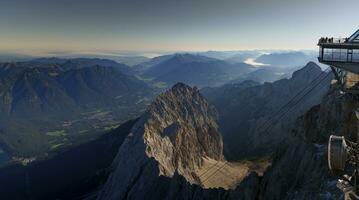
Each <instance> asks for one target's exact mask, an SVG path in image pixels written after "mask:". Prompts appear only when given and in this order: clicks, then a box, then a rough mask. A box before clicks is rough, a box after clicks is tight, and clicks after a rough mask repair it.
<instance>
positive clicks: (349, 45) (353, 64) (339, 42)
mask: <svg viewBox="0 0 359 200" xmlns="http://www.w3.org/2000/svg"><path fill="white" fill-rule="evenodd" d="M318 46H319V57H318V60H319V62H320V63H323V64H326V65H329V66H332V67H336V68H339V69H343V70H346V71H348V72H352V73H355V74H359V30H357V31H356V32H355V33H354V34H353V35H351V36H350V37H349V38H328V37H325V38H324V37H322V38H320V39H319V42H318Z"/></svg>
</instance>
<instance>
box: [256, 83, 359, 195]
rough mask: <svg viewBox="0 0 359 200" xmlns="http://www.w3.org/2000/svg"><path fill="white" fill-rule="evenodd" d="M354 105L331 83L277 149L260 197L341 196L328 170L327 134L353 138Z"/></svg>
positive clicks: (355, 121) (354, 126)
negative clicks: (331, 86) (282, 146)
mask: <svg viewBox="0 0 359 200" xmlns="http://www.w3.org/2000/svg"><path fill="white" fill-rule="evenodd" d="M358 106H359V104H358V102H357V101H356V100H354V99H352V98H351V97H350V96H349V95H343V94H341V93H340V92H339V89H337V88H336V87H335V86H334V87H333V88H332V89H331V91H330V93H329V94H328V95H327V96H325V98H324V99H323V101H322V102H321V104H320V105H318V106H315V107H313V108H312V109H310V110H309V111H308V112H307V113H306V114H305V115H303V116H302V117H301V118H299V119H298V120H297V122H296V125H295V127H296V128H295V129H293V131H292V132H291V134H290V137H289V139H288V140H287V142H286V143H287V148H286V149H283V150H282V151H278V152H277V154H276V156H277V159H276V161H275V162H274V164H273V166H272V168H271V169H270V170H269V171H268V172H267V173H266V174H265V176H264V178H263V181H262V185H261V192H260V199H270V200H272V199H273V200H274V199H296V200H304V199H342V198H343V194H342V193H341V191H340V190H339V189H338V188H337V187H336V179H337V177H335V176H333V175H332V173H330V172H329V169H328V162H327V153H326V152H327V142H328V139H329V136H330V135H331V134H335V135H344V136H345V137H346V138H349V139H351V140H352V141H356V138H357V132H358V120H357V118H356V116H355V113H354V111H355V110H356V109H357V108H358Z"/></svg>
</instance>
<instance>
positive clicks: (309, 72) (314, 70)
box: [292, 62, 322, 79]
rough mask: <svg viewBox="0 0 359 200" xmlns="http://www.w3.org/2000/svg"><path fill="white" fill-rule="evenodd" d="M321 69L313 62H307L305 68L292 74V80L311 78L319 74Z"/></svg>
mask: <svg viewBox="0 0 359 200" xmlns="http://www.w3.org/2000/svg"><path fill="white" fill-rule="evenodd" d="M321 72H322V70H321V68H320V67H319V66H318V65H317V64H316V63H314V62H308V63H307V64H306V65H305V67H303V68H301V69H299V70H297V71H295V72H293V75H292V78H294V79H296V78H301V77H307V76H309V77H313V76H317V75H318V74H319V73H321Z"/></svg>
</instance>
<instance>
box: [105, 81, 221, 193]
mask: <svg viewBox="0 0 359 200" xmlns="http://www.w3.org/2000/svg"><path fill="white" fill-rule="evenodd" d="M216 118H217V113H216V111H215V109H214V108H213V107H212V106H210V105H209V104H208V102H207V101H206V100H205V99H204V98H203V97H202V95H201V94H200V93H199V91H198V89H197V88H191V87H189V86H187V85H185V84H182V83H178V84H176V85H175V86H173V87H172V89H170V90H169V91H167V92H165V93H163V94H161V95H159V96H158V97H157V98H156V99H155V101H154V102H153V103H152V104H151V105H150V106H149V108H148V109H147V111H146V112H145V114H144V115H143V116H142V117H141V118H140V119H139V121H138V122H137V123H136V124H135V125H134V126H133V128H132V131H131V133H130V134H129V136H128V137H127V138H126V140H125V142H124V143H123V144H122V145H121V147H120V149H119V152H118V154H117V156H116V158H115V160H114V163H113V167H114V171H113V173H112V174H111V176H110V177H109V179H108V181H107V182H106V184H105V186H104V188H103V190H102V191H101V193H100V194H99V197H98V198H99V199H127V198H130V199H144V197H148V195H150V194H151V193H154V192H155V189H154V188H157V189H163V187H165V186H160V185H161V184H160V182H161V183H162V185H163V180H165V179H166V178H172V177H174V176H176V177H177V176H182V178H185V179H186V181H187V182H189V183H191V184H198V185H200V184H201V181H200V178H199V176H198V174H197V173H196V171H198V170H199V169H200V168H201V167H202V166H203V165H204V162H205V160H209V159H210V160H216V161H219V162H221V161H223V160H224V158H223V153H222V152H223V142H222V138H221V136H220V133H219V131H218V125H217V123H216ZM146 195H147V196H146Z"/></svg>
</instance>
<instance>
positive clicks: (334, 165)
mask: <svg viewBox="0 0 359 200" xmlns="http://www.w3.org/2000/svg"><path fill="white" fill-rule="evenodd" d="M318 46H319V57H318V60H319V62H320V63H323V64H326V65H329V66H330V68H331V69H332V71H333V73H334V75H335V78H336V79H337V81H338V83H339V85H340V86H341V88H342V91H344V92H346V93H349V94H355V95H356V96H357V95H358V94H359V89H353V87H352V86H353V85H351V87H350V88H347V86H350V84H348V82H354V86H355V85H357V83H358V82H359V79H358V77H359V30H357V31H356V32H355V33H354V34H353V35H351V36H350V37H348V38H344V39H342V38H339V39H336V38H328V37H325V38H324V37H322V38H320V39H319V42H318ZM349 75H350V76H349ZM353 77H357V78H356V80H354V81H353ZM347 79H351V80H347ZM354 79H355V78H354ZM354 88H357V87H354ZM355 114H356V116H357V118H358V120H359V112H358V111H355ZM357 141H359V138H357ZM328 166H329V169H330V170H332V171H333V172H341V173H348V172H349V174H350V172H351V174H350V175H347V174H344V175H343V176H342V177H341V179H339V180H338V183H337V186H338V187H339V188H340V189H341V190H342V191H343V192H344V194H345V200H354V199H355V200H359V195H358V194H359V184H358V180H359V143H354V142H351V141H349V140H347V139H345V138H344V137H343V136H334V135H331V136H330V138H329V143H328Z"/></svg>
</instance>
